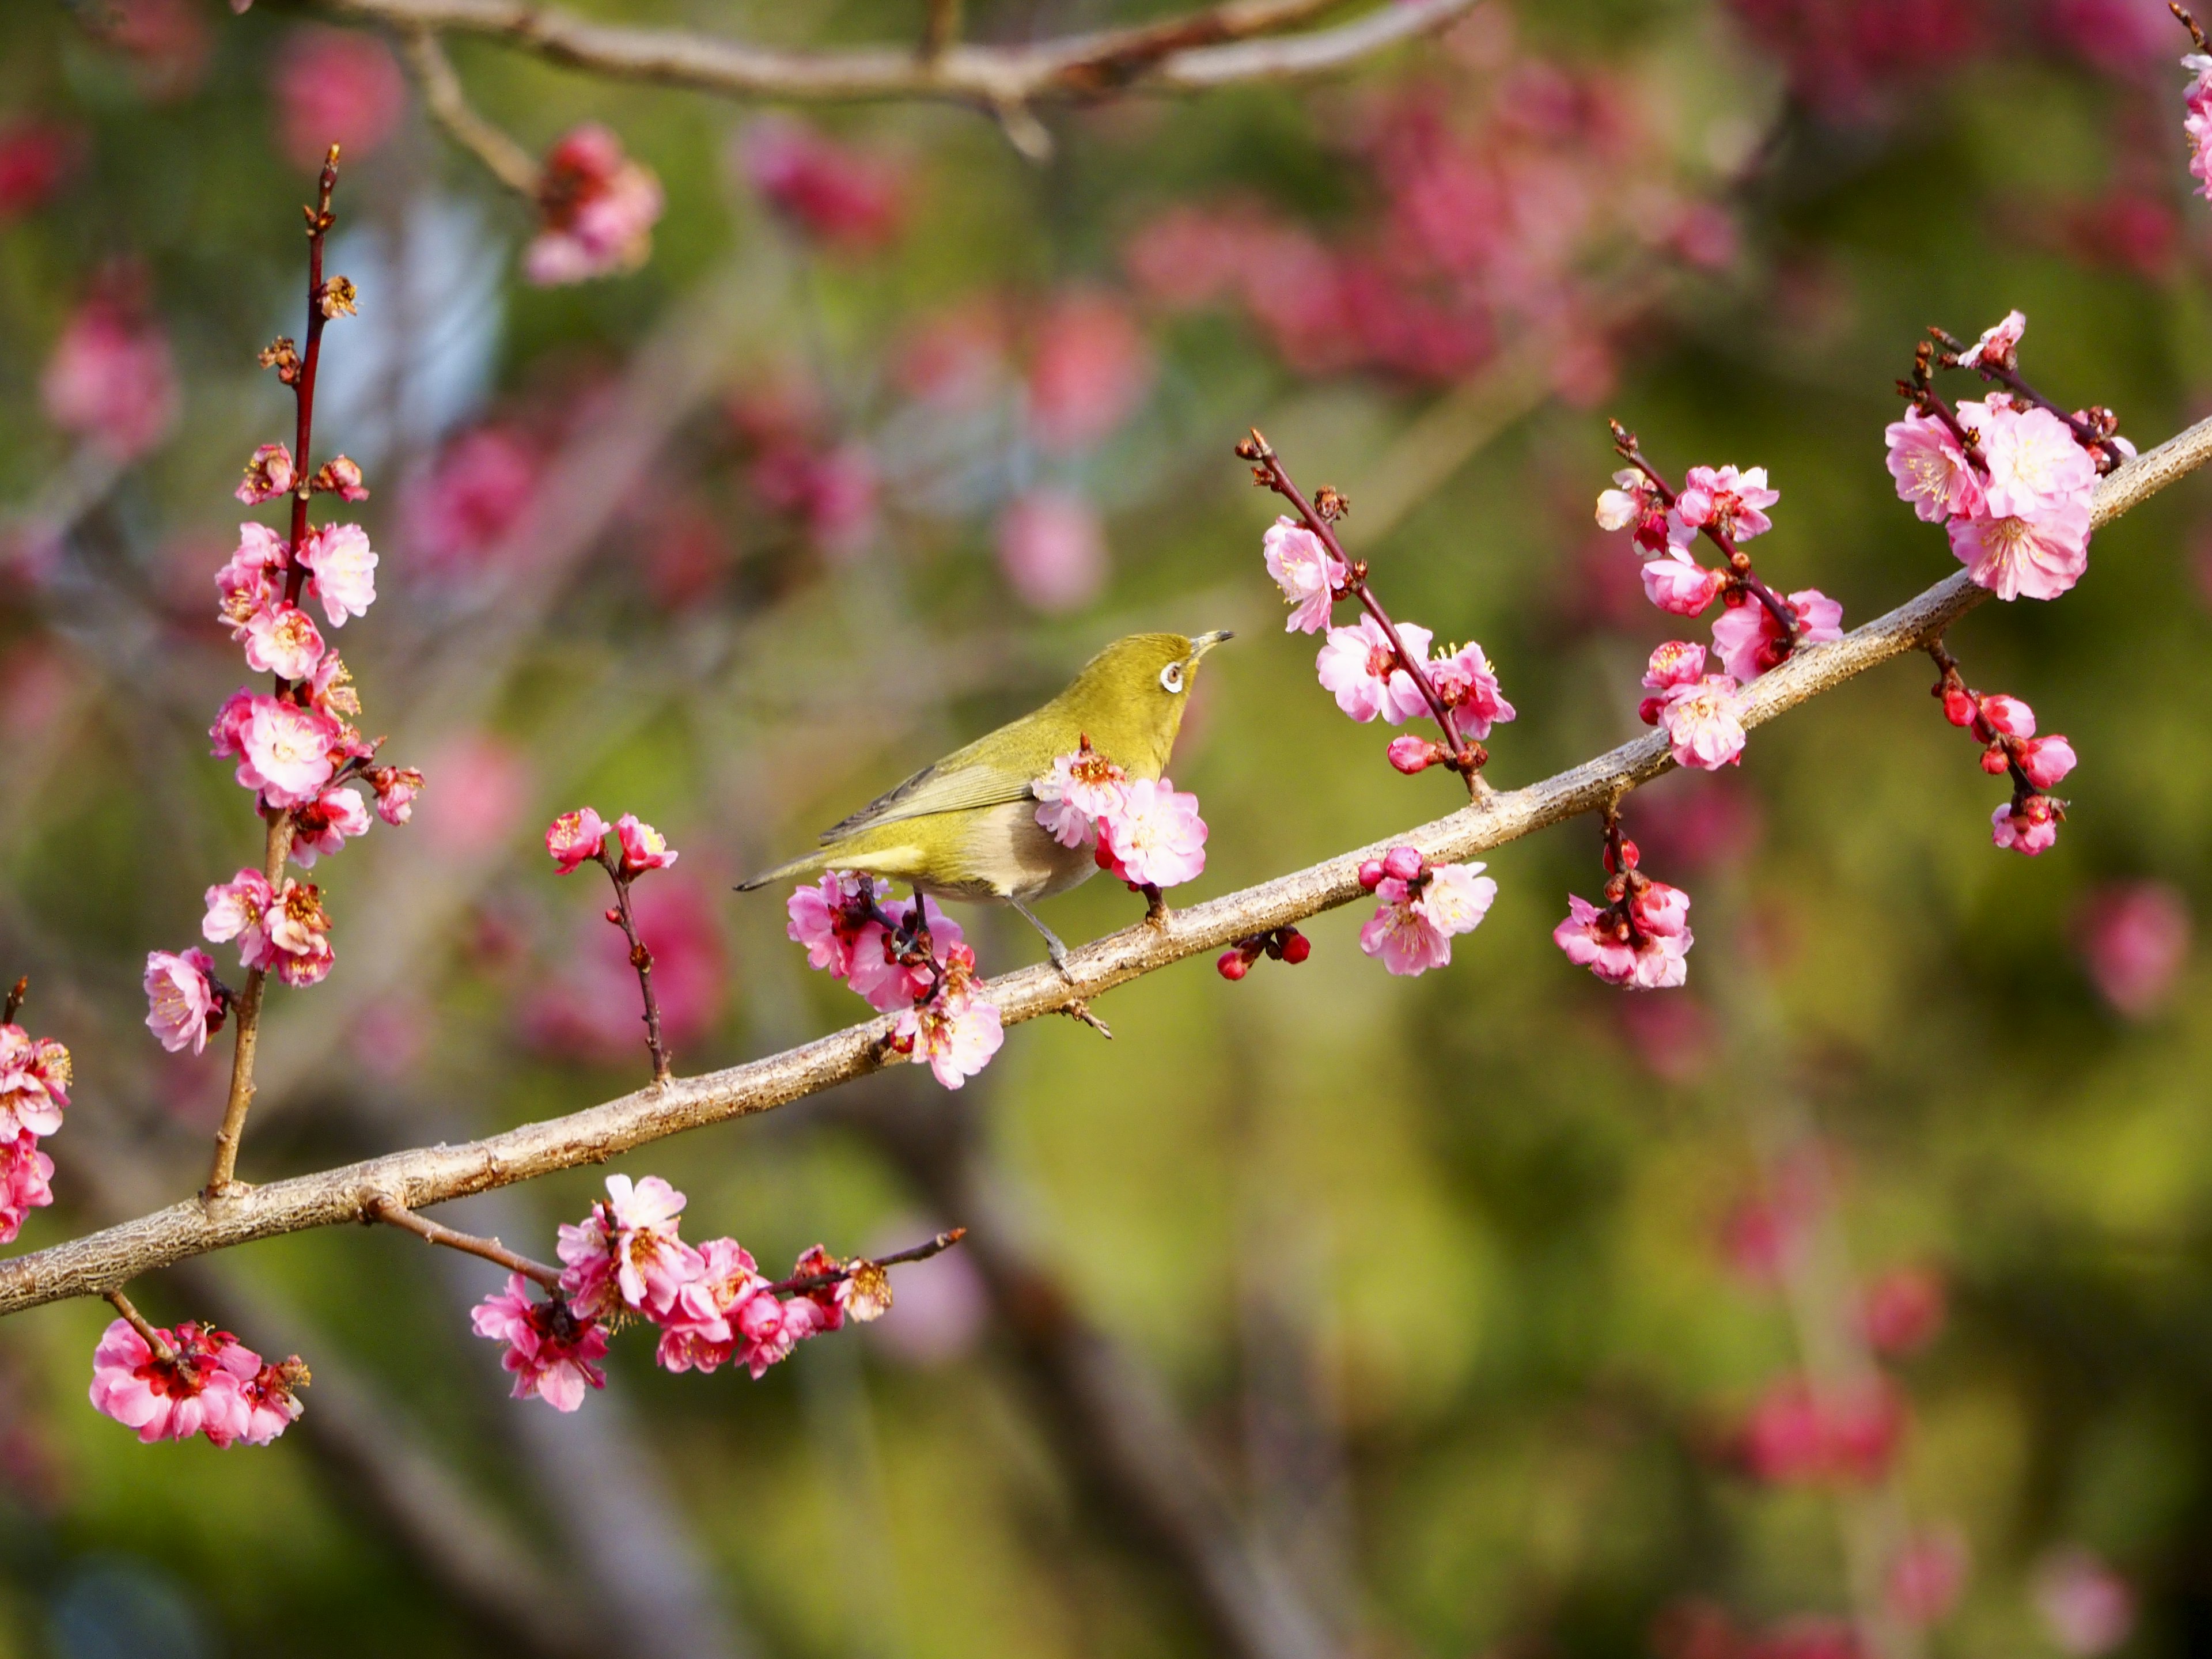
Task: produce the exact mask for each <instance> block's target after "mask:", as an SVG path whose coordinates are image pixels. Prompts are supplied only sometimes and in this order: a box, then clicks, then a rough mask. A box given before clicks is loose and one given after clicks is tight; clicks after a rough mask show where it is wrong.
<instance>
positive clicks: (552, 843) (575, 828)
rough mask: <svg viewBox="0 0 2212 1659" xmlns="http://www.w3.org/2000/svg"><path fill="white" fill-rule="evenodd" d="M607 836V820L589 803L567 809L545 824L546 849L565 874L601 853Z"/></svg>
mask: <svg viewBox="0 0 2212 1659" xmlns="http://www.w3.org/2000/svg"><path fill="white" fill-rule="evenodd" d="M606 838H607V821H606V820H605V818H603V817H600V816H599V814H598V813H597V812H594V811H592V809H591V808H590V807H588V806H580V807H578V808H576V810H575V811H573V812H563V813H562V814H561V816H560V817H557V818H556V819H554V820H553V822H552V823H549V824H547V825H546V826H545V850H546V851H547V852H548V853H550V854H552V857H553V863H554V866H555V868H554V872H553V873H554V874H556V875H560V876H565V875H567V874H568V873H569V872H571V871H573V870H574V869H575V868H576V866H579V865H580V864H586V863H589V862H590V861H591V860H593V859H596V858H598V857H599V848H600V847H601V846H602V845H603V844H604V843H605V841H606Z"/></svg>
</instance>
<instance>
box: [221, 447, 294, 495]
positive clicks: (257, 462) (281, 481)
mask: <svg viewBox="0 0 2212 1659" xmlns="http://www.w3.org/2000/svg"><path fill="white" fill-rule="evenodd" d="M234 493H235V494H236V495H237V496H238V499H239V500H240V501H243V502H245V503H246V506H248V507H258V506H259V505H260V504H261V503H262V502H264V501H274V500H276V497H277V496H279V495H290V494H291V493H292V452H291V450H290V449H289V447H286V446H285V445H283V444H264V445H262V446H261V447H260V448H258V449H257V450H255V451H254V452H253V459H252V460H250V461H248V462H246V476H245V477H243V478H241V479H240V480H239V483H238V489H237V490H236V491H235V492H234Z"/></svg>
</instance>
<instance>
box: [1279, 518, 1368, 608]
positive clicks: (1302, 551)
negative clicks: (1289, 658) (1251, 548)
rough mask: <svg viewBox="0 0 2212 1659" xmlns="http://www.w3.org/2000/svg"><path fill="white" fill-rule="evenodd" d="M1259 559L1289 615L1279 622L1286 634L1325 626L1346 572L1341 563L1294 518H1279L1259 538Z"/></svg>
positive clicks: (1342, 562)
mask: <svg viewBox="0 0 2212 1659" xmlns="http://www.w3.org/2000/svg"><path fill="white" fill-rule="evenodd" d="M1260 552H1261V557H1262V558H1263V559H1264V560H1265V561H1266V562H1267V574H1269V575H1270V576H1273V578H1274V579H1275V586H1278V587H1279V588H1281V589H1282V590H1283V599H1284V600H1285V602H1286V603H1287V604H1288V605H1290V607H1291V614H1290V615H1289V616H1288V617H1285V619H1284V621H1283V631H1284V632H1285V633H1286V634H1313V633H1318V632H1319V631H1320V630H1321V629H1324V628H1326V627H1328V616H1329V610H1330V607H1332V606H1333V605H1334V604H1335V603H1336V590H1337V589H1338V588H1340V587H1341V586H1343V585H1344V583H1345V581H1346V579H1347V577H1348V576H1349V575H1350V574H1351V573H1350V572H1349V571H1347V570H1346V568H1345V564H1344V561H1343V560H1341V559H1340V558H1338V557H1337V556H1336V555H1335V554H1334V553H1332V552H1330V551H1329V550H1328V544H1326V543H1324V542H1323V541H1322V538H1320V537H1318V536H1316V535H1315V534H1314V533H1313V532H1312V531H1310V530H1309V529H1307V528H1306V527H1305V526H1304V525H1302V524H1300V523H1298V522H1297V520H1295V519H1288V518H1279V519H1277V520H1275V522H1274V523H1273V524H1272V525H1270V526H1267V533H1266V534H1265V535H1263V536H1261V538H1260Z"/></svg>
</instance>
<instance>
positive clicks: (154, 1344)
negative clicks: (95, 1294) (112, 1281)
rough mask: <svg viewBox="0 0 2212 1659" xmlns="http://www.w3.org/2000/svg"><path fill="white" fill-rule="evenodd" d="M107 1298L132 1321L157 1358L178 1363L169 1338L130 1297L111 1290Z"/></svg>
mask: <svg viewBox="0 0 2212 1659" xmlns="http://www.w3.org/2000/svg"><path fill="white" fill-rule="evenodd" d="M107 1300H108V1304H109V1305H110V1306H112V1308H113V1309H114V1310H115V1311H116V1312H118V1313H119V1314H121V1315H122V1316H124V1317H125V1319H127V1320H129V1321H130V1322H131V1329H132V1330H134V1331H136V1332H137V1333H138V1335H139V1338H140V1340H143V1342H144V1343H145V1344H146V1346H148V1347H149V1348H151V1349H152V1350H153V1351H154V1357H155V1358H157V1359H159V1360H161V1362H162V1363H163V1364H172V1365H173V1364H176V1360H177V1351H176V1350H175V1349H174V1348H173V1347H171V1346H169V1340H168V1338H167V1337H165V1336H163V1335H162V1334H161V1332H159V1331H157V1330H155V1328H154V1325H153V1322H152V1321H151V1320H149V1319H148V1318H147V1317H146V1316H145V1315H143V1314H142V1313H140V1312H139V1311H138V1310H137V1308H135V1307H133V1306H132V1305H131V1298H130V1297H127V1296H125V1295H124V1294H123V1292H122V1291H108V1292H107Z"/></svg>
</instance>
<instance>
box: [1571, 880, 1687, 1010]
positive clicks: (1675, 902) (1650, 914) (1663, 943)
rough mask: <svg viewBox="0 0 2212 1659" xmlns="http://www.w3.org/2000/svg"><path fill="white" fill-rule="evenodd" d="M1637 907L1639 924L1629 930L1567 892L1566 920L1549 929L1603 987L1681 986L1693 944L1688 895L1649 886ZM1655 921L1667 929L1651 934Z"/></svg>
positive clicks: (1660, 884)
mask: <svg viewBox="0 0 2212 1659" xmlns="http://www.w3.org/2000/svg"><path fill="white" fill-rule="evenodd" d="M1638 909H1639V915H1638V921H1639V924H1640V925H1639V927H1637V928H1635V929H1632V928H1631V927H1629V926H1628V925H1627V924H1626V922H1624V921H1620V920H1619V919H1617V917H1615V916H1614V915H1613V913H1612V912H1609V911H1603V910H1600V909H1599V908H1597V907H1596V906H1595V905H1594V904H1592V903H1591V902H1589V900H1588V899H1585V898H1583V897H1581V896H1578V895H1574V894H1570V895H1569V896H1568V898H1567V918H1566V920H1565V921H1562V922H1561V923H1560V924H1559V926H1558V927H1555V928H1553V930H1552V942H1553V944H1555V945H1558V946H1559V949H1560V950H1561V951H1565V953H1566V957H1567V960H1568V961H1570V962H1571V963H1574V964H1575V965H1576V966H1577V967H1581V968H1587V969H1589V970H1590V972H1591V973H1593V974H1595V975H1597V977H1598V978H1600V979H1601V980H1603V981H1606V983H1607V984H1608V985H1626V986H1627V987H1630V988H1632V989H1633V990H1639V991H1656V990H1666V989H1668V988H1670V987H1674V986H1677V985H1680V984H1681V983H1683V981H1685V980H1686V979H1687V978H1688V977H1689V971H1690V965H1689V963H1688V962H1687V960H1686V956H1687V954H1688V951H1689V949H1690V947H1691V945H1692V944H1694V943H1695V942H1696V940H1695V936H1694V935H1693V934H1692V933H1691V932H1690V929H1689V927H1688V925H1687V922H1686V920H1685V918H1686V916H1687V915H1688V911H1689V896H1688V895H1687V894H1685V893H1683V892H1682V891H1681V890H1680V889H1679V888H1670V887H1668V886H1667V885H1666V884H1665V883H1663V882H1653V883H1651V884H1650V890H1647V893H1646V896H1645V902H1644V904H1642V905H1640V906H1639V907H1638ZM1655 918H1656V920H1658V921H1662V922H1663V923H1666V924H1668V931H1666V932H1659V931H1656V930H1655V929H1654V928H1653V927H1651V926H1650V922H1651V921H1652V920H1653V919H1655Z"/></svg>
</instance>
